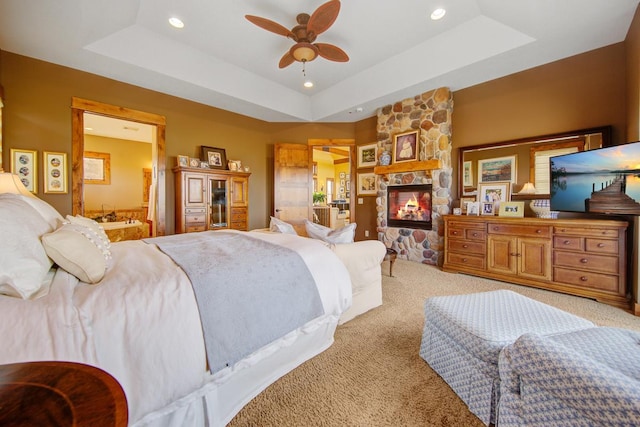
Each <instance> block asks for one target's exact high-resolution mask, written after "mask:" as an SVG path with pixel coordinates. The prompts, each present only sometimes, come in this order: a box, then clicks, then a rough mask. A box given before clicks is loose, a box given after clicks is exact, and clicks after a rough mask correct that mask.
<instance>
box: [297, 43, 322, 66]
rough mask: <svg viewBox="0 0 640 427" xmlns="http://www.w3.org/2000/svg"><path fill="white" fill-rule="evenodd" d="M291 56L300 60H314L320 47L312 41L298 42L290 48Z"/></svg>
mask: <svg viewBox="0 0 640 427" xmlns="http://www.w3.org/2000/svg"><path fill="white" fill-rule="evenodd" d="M290 53H291V56H293V57H294V58H295V60H296V61H299V62H309V61H313V60H314V59H315V58H316V56H318V48H317V47H315V46H314V45H312V44H311V43H305V42H300V43H296V44H295V45H294V46H293V47H291V50H290Z"/></svg>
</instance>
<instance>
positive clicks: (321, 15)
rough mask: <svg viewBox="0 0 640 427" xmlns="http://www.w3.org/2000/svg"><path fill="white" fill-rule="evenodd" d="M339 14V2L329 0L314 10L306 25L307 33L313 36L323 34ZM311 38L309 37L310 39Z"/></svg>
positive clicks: (337, 0)
mask: <svg viewBox="0 0 640 427" xmlns="http://www.w3.org/2000/svg"><path fill="white" fill-rule="evenodd" d="M338 12H340V1H339V0H330V1H328V2H326V3H325V4H323V5H321V6H320V7H318V8H317V9H316V11H315V12H313V14H312V15H311V18H309V22H308V23H307V32H308V33H312V34H313V35H314V36H317V35H318V34H321V33H324V32H325V31H327V30H328V29H329V27H330V26H331V25H333V23H334V22H335V20H336V18H337V17H338ZM310 38H311V37H310Z"/></svg>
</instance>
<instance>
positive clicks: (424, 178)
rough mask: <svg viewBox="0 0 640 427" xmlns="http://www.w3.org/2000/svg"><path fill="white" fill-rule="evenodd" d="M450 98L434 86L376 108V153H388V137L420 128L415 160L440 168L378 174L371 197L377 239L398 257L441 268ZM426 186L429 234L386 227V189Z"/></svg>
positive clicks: (448, 200)
mask: <svg viewBox="0 0 640 427" xmlns="http://www.w3.org/2000/svg"><path fill="white" fill-rule="evenodd" d="M452 113H453V94H452V92H451V91H450V90H449V88H439V89H436V90H432V91H429V92H425V93H423V94H421V95H417V96H415V97H413V98H407V99H405V100H403V101H400V102H396V103H395V104H393V105H387V106H384V107H382V108H380V109H379V110H378V124H377V132H378V152H379V153H382V152H383V151H385V150H386V151H387V152H389V153H391V152H392V144H393V136H394V135H395V134H398V133H402V132H406V131H410V130H414V129H420V140H419V153H418V160H430V159H439V160H440V162H441V165H442V167H441V169H436V170H431V171H415V172H405V173H393V174H388V175H378V176H377V180H378V196H377V198H376V210H377V218H376V225H377V232H378V240H380V241H382V242H383V243H384V244H385V245H386V246H387V247H389V248H392V249H394V250H396V251H397V252H398V256H399V257H400V258H404V259H408V260H410V261H415V262H421V263H425V264H433V265H442V259H443V255H444V252H443V245H444V223H443V221H442V215H446V214H448V213H449V212H450V210H451V174H452V167H451V115H452ZM423 183H430V184H432V185H433V188H432V210H433V212H432V215H433V226H432V229H431V230H417V229H410V228H397V227H389V226H387V213H386V212H387V199H386V197H387V186H388V185H401V184H405V185H406V184H423Z"/></svg>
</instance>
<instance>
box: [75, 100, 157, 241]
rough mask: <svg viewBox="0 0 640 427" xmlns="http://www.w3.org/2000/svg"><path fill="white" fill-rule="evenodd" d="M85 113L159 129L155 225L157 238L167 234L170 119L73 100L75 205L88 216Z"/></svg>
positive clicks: (154, 162)
mask: <svg viewBox="0 0 640 427" xmlns="http://www.w3.org/2000/svg"><path fill="white" fill-rule="evenodd" d="M84 113H92V114H98V115H101V116H106V117H113V118H116V119H122V120H129V121H132V122H139V123H144V124H148V125H153V126H155V128H156V140H155V143H153V146H154V147H153V148H152V159H151V162H152V169H153V170H152V174H151V179H152V182H154V183H155V199H156V203H155V215H154V218H155V222H154V224H153V235H154V236H163V235H165V234H166V209H165V206H166V191H165V187H166V182H165V181H166V178H165V169H166V158H165V157H166V156H165V150H166V145H165V131H166V118H165V117H164V116H160V115H158V114H153V113H147V112H144V111H138V110H133V109H130V108H124V107H118V106H115V105H110V104H105V103H102V102H98V101H90V100H86V99H82V98H76V97H72V98H71V128H72V131H71V167H72V169H71V189H72V194H71V203H72V213H73V215H83V214H84V161H83V159H84Z"/></svg>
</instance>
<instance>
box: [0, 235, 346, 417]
mask: <svg viewBox="0 0 640 427" xmlns="http://www.w3.org/2000/svg"><path fill="white" fill-rule="evenodd" d="M251 234H252V235H253V236H254V237H257V238H260V239H264V240H268V241H271V242H273V243H278V244H282V245H284V246H286V247H288V248H290V249H293V250H296V251H297V252H298V253H300V255H301V256H302V258H303V259H304V260H305V261H306V262H307V265H308V267H309V270H310V272H311V274H312V276H313V277H314V279H315V280H316V282H317V284H318V289H319V294H320V297H321V299H322V303H323V306H324V309H325V313H326V314H325V315H323V316H321V317H319V318H317V319H315V320H313V321H311V322H309V323H308V324H306V325H305V326H303V327H302V328H299V330H296V331H294V332H292V333H290V334H288V335H287V336H285V337H284V338H282V339H280V340H278V341H276V342H275V343H272V344H270V345H267V346H266V347H264V348H262V349H261V350H259V351H257V352H256V353H254V354H252V355H251V356H249V357H247V358H246V359H244V360H242V361H240V362H238V363H237V364H236V365H234V366H232V367H229V368H226V369H224V370H222V371H220V372H218V373H216V374H215V375H211V374H209V373H208V372H206V357H205V349H204V343H203V339H202V330H201V326H200V319H199V315H198V309H197V305H196V302H195V297H194V294H193V290H192V288H191V285H190V283H189V281H188V279H187V277H186V275H185V274H184V273H183V272H182V270H181V269H180V268H179V267H177V266H176V265H175V264H174V263H173V261H171V259H170V258H168V257H167V256H166V255H164V254H163V253H162V252H160V251H159V250H158V249H157V248H156V247H155V246H154V245H149V244H146V243H144V242H142V241H124V242H118V243H114V244H112V245H111V253H112V259H111V260H109V265H108V268H107V271H106V273H105V276H104V278H103V279H102V281H100V282H99V283H98V284H96V285H89V284H85V283H82V282H79V281H78V279H76V278H75V277H74V276H72V275H70V274H68V273H66V272H65V271H63V270H62V269H58V270H57V272H56V273H55V276H54V279H53V281H52V283H51V288H50V291H49V293H48V295H46V296H44V297H41V298H39V299H35V300H22V299H19V298H14V297H8V296H2V295H0V316H2V317H1V318H0V336H1V337H2V345H1V346H0V364H5V363H14V362H25V361H35V360H68V361H76V362H84V363H88V364H91V365H94V366H98V367H100V368H102V369H104V370H106V371H107V372H109V373H111V374H112V375H113V376H114V377H115V378H116V379H117V380H118V381H119V382H120V384H121V385H122V386H123V388H124V390H125V393H126V395H127V400H128V404H129V422H130V424H131V425H136V424H138V425H143V424H146V423H147V422H149V423H151V424H153V425H170V424H175V425H181V424H182V423H183V422H185V419H184V418H181V417H189V419H190V420H192V421H194V420H198V421H197V422H198V423H203V424H204V420H203V417H206V415H203V414H202V413H197V412H198V411H204V409H203V408H202V406H203V405H202V403H201V402H198V400H199V399H200V400H201V396H202V395H205V396H207V399H208V400H207V404H208V405H210V406H213V409H212V408H208V409H207V410H208V411H210V412H211V411H216V410H218V411H220V413H217V414H210V416H209V418H210V419H208V420H207V422H208V423H209V422H212V423H213V424H214V425H215V424H220V423H221V424H224V423H226V422H228V421H229V420H230V419H231V417H233V415H235V413H236V412H237V411H238V410H239V409H240V408H241V407H242V405H244V404H246V402H247V401H248V400H249V399H251V398H252V397H253V396H255V394H257V393H259V392H260V391H261V390H262V389H264V387H266V385H268V383H270V382H272V381H274V380H275V379H277V378H278V377H279V376H281V375H283V374H284V373H286V372H287V371H288V370H290V369H292V368H293V367H295V366H297V365H298V364H299V363H301V362H303V361H304V360H306V359H308V358H309V357H312V356H313V355H315V354H317V353H318V352H319V351H322V350H323V349H324V348H326V347H327V346H328V345H330V344H331V342H332V340H333V331H334V330H335V326H336V324H337V322H338V318H339V316H340V314H341V313H342V312H343V311H344V310H346V309H347V308H349V306H350V305H351V298H352V294H351V283H350V279H349V274H348V272H347V270H346V268H345V267H344V265H343V264H342V263H341V262H340V260H339V259H338V258H337V256H336V255H335V254H334V253H333V252H332V251H331V250H330V249H328V248H327V247H326V246H325V245H324V244H322V243H321V242H318V241H314V240H312V239H305V238H300V237H297V236H292V235H286V234H265V233H251ZM212 256H213V255H212ZM239 256H241V254H240V255H239ZM265 256H266V255H265ZM230 286H233V284H232V283H231V284H230ZM314 334H317V335H318V336H319V337H320V338H321V340H323V341H321V342H314V341H313V340H312V339H311V338H310V337H313V336H314ZM287 348H289V349H290V350H289V351H290V353H287V355H286V357H284V356H282V357H277V354H278V352H282V351H283V349H287ZM293 350H295V352H294V353H293V354H291V352H292V351H293ZM283 354H285V353H283ZM262 361H264V365H265V366H269V363H271V364H273V363H275V362H274V361H277V363H278V366H270V367H269V368H268V369H266V370H265V368H261V367H260V363H261V362H262ZM254 373H255V374H254ZM253 375H255V380H256V381H255V386H254V387H253V388H252V387H251V384H252V381H253V379H252V376H253ZM236 378H241V381H240V382H237V383H234V381H238V380H237V379H236ZM234 384H241V385H242V386H235V385H234ZM225 385H226V389H225V393H226V394H225V395H219V394H218V391H217V389H218V388H224V387H225ZM191 404H194V405H195V406H196V407H197V408H195V409H194V408H191V409H189V405H191ZM204 406H207V405H204ZM172 413H173V414H172Z"/></svg>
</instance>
